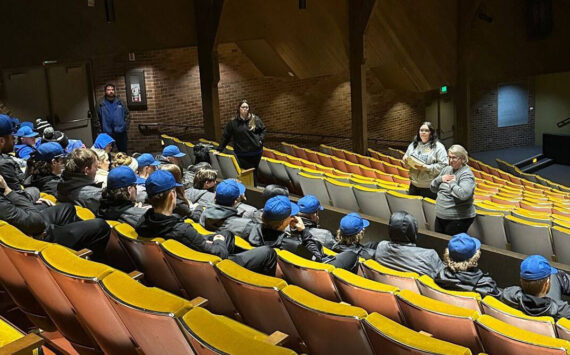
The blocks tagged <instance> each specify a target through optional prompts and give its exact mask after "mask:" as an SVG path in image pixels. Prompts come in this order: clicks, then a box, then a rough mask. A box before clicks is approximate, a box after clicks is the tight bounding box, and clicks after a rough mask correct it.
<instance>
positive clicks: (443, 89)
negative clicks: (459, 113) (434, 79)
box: [439, 85, 449, 95]
mask: <svg viewBox="0 0 570 355" xmlns="http://www.w3.org/2000/svg"><path fill="white" fill-rule="evenodd" d="M448 89H449V88H448V87H447V85H443V86H442V87H441V88H439V93H440V94H444V95H445V94H447V90H448Z"/></svg>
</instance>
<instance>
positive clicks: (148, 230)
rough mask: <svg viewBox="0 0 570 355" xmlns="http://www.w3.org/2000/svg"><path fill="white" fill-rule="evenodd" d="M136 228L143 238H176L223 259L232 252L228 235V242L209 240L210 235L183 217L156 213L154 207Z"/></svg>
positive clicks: (189, 245)
mask: <svg viewBox="0 0 570 355" xmlns="http://www.w3.org/2000/svg"><path fill="white" fill-rule="evenodd" d="M135 230H136V231H137V233H138V234H139V235H140V236H141V237H143V238H156V237H161V238H164V239H175V240H177V241H179V242H180V243H182V244H184V245H186V246H187V247H190V248H192V249H194V250H196V251H200V252H203V253H208V254H213V255H216V256H219V257H220V258H222V259H225V258H227V257H228V255H229V254H230V251H228V246H227V245H226V243H227V242H228V235H224V236H225V237H226V242H224V241H221V240H215V241H209V237H208V236H204V235H202V234H200V233H198V232H197V231H196V230H195V229H194V228H193V227H192V226H191V225H190V224H188V223H184V220H183V219H182V218H180V217H178V216H175V215H173V216H166V215H163V214H160V213H155V212H154V209H153V208H151V209H149V210H148V211H147V212H146V213H145V214H144V215H143V218H141V220H140V221H139V223H138V225H137V226H136V227H135ZM228 234H230V233H228Z"/></svg>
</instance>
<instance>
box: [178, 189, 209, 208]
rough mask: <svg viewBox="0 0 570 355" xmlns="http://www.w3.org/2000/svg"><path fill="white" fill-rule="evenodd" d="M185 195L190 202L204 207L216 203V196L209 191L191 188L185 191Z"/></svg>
mask: <svg viewBox="0 0 570 355" xmlns="http://www.w3.org/2000/svg"><path fill="white" fill-rule="evenodd" d="M184 195H185V196H186V198H187V199H188V201H190V202H192V203H198V204H200V205H203V206H206V205H209V204H213V203H214V196H215V194H214V193H213V192H210V191H208V190H201V189H195V188H193V187H191V188H189V189H186V190H185V192H184Z"/></svg>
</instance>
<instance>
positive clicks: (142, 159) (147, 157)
mask: <svg viewBox="0 0 570 355" xmlns="http://www.w3.org/2000/svg"><path fill="white" fill-rule="evenodd" d="M137 163H138V165H139V167H138V169H137V174H138V177H139V178H141V179H140V181H141V183H140V184H137V202H143V203H144V202H145V201H146V197H147V194H146V188H145V187H144V180H146V179H147V178H148V177H149V176H150V174H152V173H153V172H154V171H156V169H157V167H158V166H159V165H160V162H159V161H157V160H155V159H154V157H153V156H152V154H149V153H143V154H141V155H139V156H138V157H137Z"/></svg>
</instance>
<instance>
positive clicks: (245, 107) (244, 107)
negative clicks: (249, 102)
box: [240, 106, 249, 110]
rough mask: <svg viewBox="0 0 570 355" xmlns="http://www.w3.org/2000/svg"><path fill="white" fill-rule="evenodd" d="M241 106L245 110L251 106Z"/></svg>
mask: <svg viewBox="0 0 570 355" xmlns="http://www.w3.org/2000/svg"><path fill="white" fill-rule="evenodd" d="M240 108H241V109H243V110H249V106H241V107H240Z"/></svg>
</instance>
